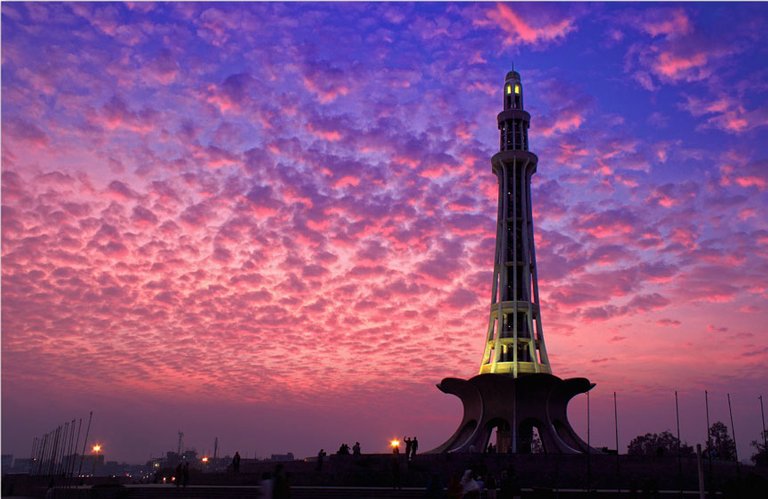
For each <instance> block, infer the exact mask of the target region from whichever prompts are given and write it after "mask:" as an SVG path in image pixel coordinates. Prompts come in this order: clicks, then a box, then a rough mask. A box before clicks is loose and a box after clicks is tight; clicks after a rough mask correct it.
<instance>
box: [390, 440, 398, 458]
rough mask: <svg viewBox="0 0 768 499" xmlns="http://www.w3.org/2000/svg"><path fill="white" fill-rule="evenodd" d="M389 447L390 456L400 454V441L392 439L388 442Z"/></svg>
mask: <svg viewBox="0 0 768 499" xmlns="http://www.w3.org/2000/svg"><path fill="white" fill-rule="evenodd" d="M389 445H390V447H392V454H400V440H398V439H396V438H395V439H392V440H390V442H389Z"/></svg>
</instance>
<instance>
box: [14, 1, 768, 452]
mask: <svg viewBox="0 0 768 499" xmlns="http://www.w3.org/2000/svg"><path fill="white" fill-rule="evenodd" d="M2 23H3V24H2V55H3V60H2V66H3V68H2V69H3V74H2V111H3V112H2V440H3V453H4V454H5V453H12V454H15V455H17V456H29V455H30V445H31V442H32V439H33V437H35V436H39V435H41V434H43V433H44V432H47V431H50V430H51V429H52V428H55V427H56V425H59V424H61V423H63V422H64V421H69V420H71V419H72V418H83V417H85V418H86V419H87V417H88V413H89V411H93V412H94V416H93V428H91V437H92V436H93V435H94V434H96V435H98V436H99V438H103V441H105V442H107V443H108V445H107V448H106V449H105V450H104V452H102V454H104V455H105V457H106V459H118V460H128V461H131V462H145V461H146V460H147V459H148V458H149V456H150V455H154V456H158V455H164V453H165V452H166V451H168V450H171V449H173V450H175V449H176V441H177V440H176V438H177V432H179V431H183V432H184V435H185V442H186V444H187V445H189V446H190V447H195V448H197V450H198V451H199V455H204V453H207V455H213V450H214V439H215V438H216V437H218V439H219V442H221V443H220V446H219V447H218V449H219V450H218V455H219V456H225V455H228V454H229V455H232V454H234V452H235V451H239V452H240V453H241V454H242V455H243V457H244V458H245V457H253V456H254V455H256V456H260V457H264V456H269V455H270V454H273V453H286V452H293V453H294V454H295V455H296V457H297V458H303V457H305V456H315V455H317V452H318V450H319V449H321V448H325V449H326V450H329V449H336V448H338V447H339V445H340V444H341V443H342V442H346V443H352V442H355V441H359V442H360V443H361V446H362V449H363V452H391V449H387V448H386V444H385V443H386V442H387V441H389V439H390V438H391V435H418V438H419V440H420V442H421V447H420V448H421V449H423V450H424V451H426V450H429V449H431V448H432V447H434V446H435V445H437V444H439V443H441V442H442V441H444V440H445V439H446V438H447V437H448V436H449V435H450V433H451V432H453V431H454V430H455V425H456V424H458V422H459V420H460V416H461V406H460V403H459V401H458V400H457V399H455V398H454V397H451V396H448V395H445V394H443V393H441V392H440V391H438V390H437V388H435V384H436V383H439V382H440V380H441V379H442V378H444V377H448V376H453V377H461V378H468V377H471V376H473V375H475V374H477V372H478V369H479V367H480V361H481V356H482V354H483V348H484V341H485V335H486V328H487V325H488V313H489V308H488V306H489V303H490V296H491V280H492V270H493V269H492V265H493V259H494V254H493V252H494V240H495V235H496V234H495V231H496V206H497V205H496V196H497V184H496V178H495V177H494V175H493V174H492V172H491V164H490V158H491V156H492V155H493V154H494V153H495V152H496V151H498V148H499V138H498V130H497V128H496V115H497V113H499V112H500V111H501V109H502V100H503V98H504V96H505V92H510V91H512V92H518V91H519V89H508V88H505V87H504V75H505V74H506V72H507V71H509V70H510V69H512V66H513V64H514V68H515V70H517V71H518V72H519V73H520V74H521V77H522V84H523V87H524V88H523V91H524V97H525V109H526V110H527V111H528V112H530V114H531V127H530V131H529V138H530V149H531V151H532V152H534V153H536V154H537V155H538V157H539V163H538V172H537V173H536V175H535V176H534V177H533V181H532V200H533V201H532V203H533V217H534V224H535V236H536V261H537V264H538V272H539V275H538V279H539V281H538V282H539V289H540V292H541V303H542V308H541V317H542V324H543V330H544V334H545V336H546V342H547V343H546V345H547V352H548V354H549V360H550V363H551V367H552V372H553V374H555V375H557V376H559V377H561V378H568V377H577V376H584V377H588V378H589V379H590V380H591V381H592V382H595V383H597V386H596V388H595V389H593V390H592V392H591V394H590V397H592V398H591V404H592V405H591V414H592V444H593V445H596V446H610V447H612V448H613V447H614V445H615V444H614V441H613V438H614V426H613V406H612V404H613V392H614V391H615V392H617V394H618V401H619V402H618V403H619V415H620V418H621V421H620V441H621V444H620V447H621V450H622V452H624V451H626V445H627V443H628V442H629V440H631V439H632V438H633V437H634V436H636V435H638V434H642V433H646V432H661V431H664V430H669V429H671V428H673V427H674V424H675V419H674V395H673V394H674V390H678V391H679V394H680V409H681V425H682V432H683V434H682V437H683V440H684V441H687V442H689V443H691V444H694V443H697V442H699V443H700V442H702V441H703V438H704V436H705V431H706V424H705V422H704V413H703V410H704V399H703V392H704V390H705V389H706V390H709V394H710V408H711V416H710V417H711V419H712V421H717V420H721V421H727V417H728V416H727V405H726V401H725V397H726V393H730V394H731V397H732V400H733V402H734V420H735V425H736V435H737V437H738V439H737V444H738V446H739V455H740V457H746V458H748V457H749V455H750V454H751V449H750V448H749V442H750V441H751V440H755V439H757V438H758V437H759V432H760V428H761V426H760V410H759V405H758V400H757V397H758V395H760V394H763V395H765V396H768V369H767V368H766V366H768V306H767V305H766V299H767V298H768V217H766V212H768V150H767V149H766V144H768V98H767V97H768V85H767V84H766V83H767V82H768V73H766V69H765V67H764V66H765V63H764V61H766V60H768V52H767V49H766V47H768V41H767V40H766V36H767V35H766V33H768V6H767V5H766V4H765V3H737V4H732V5H729V4H723V3H716V4H712V5H707V6H704V5H699V4H695V3H685V4H656V3H648V4H639V5H630V4H607V5H596V4H585V3H577V4H558V3H555V4H553V3H541V4H537V5H531V4H524V3H523V4H520V3H506V4H498V5H497V4H493V3H477V4H474V3H453V4H452V3H447V4H446V3H426V4H407V3H376V4H362V3H343V4H342V3H308V4H303V3H298V4H297V3H285V4H282V3H226V4H214V3H198V2H179V3H144V2H138V3H130V4H116V3H106V4H102V3H55V4H54V3H15V2H14V3H9V2H5V3H3V4H2ZM733 26H738V29H733ZM712 33H717V36H716V37H713V36H712ZM582 399H583V397H581V398H577V399H575V400H574V401H573V402H572V405H571V422H572V423H573V425H574V429H575V430H576V431H578V432H581V433H582V434H585V433H586V432H585V429H586V422H585V412H586V411H585V409H584V407H585V402H584V400H582ZM84 431H85V430H84V429H83V432H84ZM94 432H95V433H94ZM89 443H90V442H89ZM93 449H94V452H99V451H97V450H96V447H94V448H93ZM330 453H331V452H330V451H329V454H330Z"/></svg>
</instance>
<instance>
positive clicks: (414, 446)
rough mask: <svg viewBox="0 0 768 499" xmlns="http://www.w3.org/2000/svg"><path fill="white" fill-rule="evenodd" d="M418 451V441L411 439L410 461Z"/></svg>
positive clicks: (414, 438)
mask: <svg viewBox="0 0 768 499" xmlns="http://www.w3.org/2000/svg"><path fill="white" fill-rule="evenodd" d="M417 450H419V439H417V438H416V437H413V439H412V440H411V459H413V458H414V457H416V451H417Z"/></svg>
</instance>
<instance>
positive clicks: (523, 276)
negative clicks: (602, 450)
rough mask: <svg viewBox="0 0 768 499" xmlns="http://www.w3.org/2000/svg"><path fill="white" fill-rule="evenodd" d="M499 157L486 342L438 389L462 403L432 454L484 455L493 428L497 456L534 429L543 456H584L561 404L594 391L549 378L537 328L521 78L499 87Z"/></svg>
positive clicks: (519, 445)
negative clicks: (471, 366) (471, 369)
mask: <svg viewBox="0 0 768 499" xmlns="http://www.w3.org/2000/svg"><path fill="white" fill-rule="evenodd" d="M503 95H504V110H503V111H502V112H500V113H499V115H498V117H497V120H498V123H499V131H500V134H499V135H500V143H499V152H498V153H496V154H495V155H494V156H493V158H492V159H491V165H492V168H493V173H494V174H496V177H497V178H498V181H499V208H498V220H497V224H496V257H495V259H494V265H493V290H492V292H491V305H490V318H489V321H488V336H487V339H486V341H485V347H484V349H483V357H482V360H481V362H480V373H479V374H478V375H477V376H475V377H474V378H471V379H469V380H463V379H457V378H445V379H444V380H443V381H442V382H440V384H439V385H437V387H438V388H439V389H440V390H442V391H443V392H445V393H450V394H453V395H456V396H457V397H459V398H460V399H461V401H462V402H463V404H464V418H463V420H462V421H461V424H460V425H459V428H458V429H457V430H456V432H455V433H454V434H453V435H452V436H451V438H449V439H448V441H446V442H445V443H444V444H443V445H441V446H439V447H437V448H436V449H434V450H433V451H431V452H435V453H437V452H472V451H475V452H483V450H484V449H485V448H486V447H487V445H488V443H489V440H490V438H491V435H492V433H493V430H494V429H496V436H497V441H496V442H493V443H494V445H496V448H497V451H498V452H500V453H520V454H525V453H530V452H531V441H532V437H533V429H534V428H536V429H537V430H538V433H539V437H540V438H541V442H542V444H543V446H544V451H545V452H547V453H566V454H576V453H582V452H587V449H588V447H587V444H586V443H585V442H584V441H583V440H581V439H580V438H579V436H578V435H576V432H574V431H573V428H571V425H570V424H569V423H568V414H567V406H568V401H569V400H570V399H571V398H573V397H574V396H575V395H577V394H579V393H584V392H587V391H589V390H590V389H592V387H594V386H595V385H594V384H592V383H590V382H589V380H587V379H586V378H572V379H566V380H563V379H560V378H558V377H557V376H553V375H552V369H551V368H550V366H549V358H548V357H547V349H546V346H545V345H544V332H543V330H542V327H541V309H540V306H539V305H540V302H539V287H538V282H537V273H536V251H535V249H534V244H533V241H534V240H533V211H532V209H531V177H532V176H533V174H534V173H536V165H537V163H538V158H537V157H536V155H535V154H533V153H532V152H530V151H528V127H529V125H530V121H531V115H530V114H528V113H527V112H526V111H525V109H524V107H523V85H522V82H521V81H520V75H519V74H518V73H517V72H516V71H510V72H509V73H508V74H507V77H506V80H505V81H504V88H503Z"/></svg>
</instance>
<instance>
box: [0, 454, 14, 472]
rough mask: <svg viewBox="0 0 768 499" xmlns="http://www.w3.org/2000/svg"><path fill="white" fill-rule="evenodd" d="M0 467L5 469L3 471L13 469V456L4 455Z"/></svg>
mask: <svg viewBox="0 0 768 499" xmlns="http://www.w3.org/2000/svg"><path fill="white" fill-rule="evenodd" d="M0 465H1V466H2V467H3V471H5V470H9V469H11V468H12V467H13V454H3V455H2V463H1V464H0Z"/></svg>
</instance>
